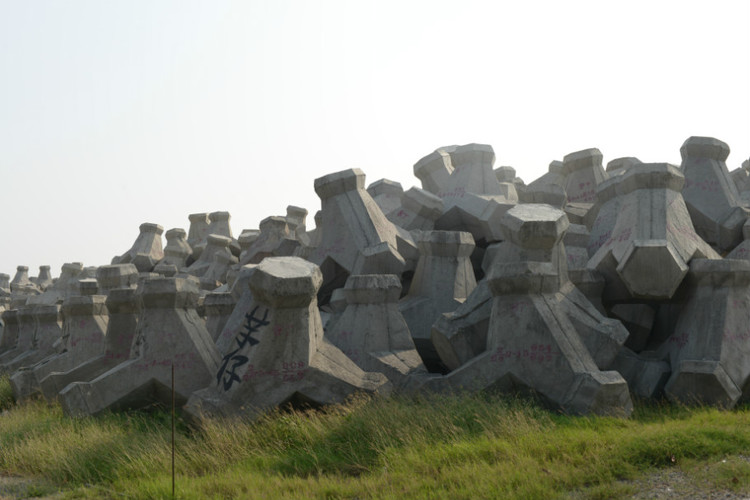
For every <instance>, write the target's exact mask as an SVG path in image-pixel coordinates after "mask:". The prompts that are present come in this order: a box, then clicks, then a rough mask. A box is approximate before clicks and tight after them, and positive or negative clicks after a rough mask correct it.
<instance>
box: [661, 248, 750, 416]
mask: <svg viewBox="0 0 750 500" xmlns="http://www.w3.org/2000/svg"><path fill="white" fill-rule="evenodd" d="M688 289H689V292H688V294H689V296H688V299H687V302H686V304H685V307H684V308H683V309H682V313H681V314H680V317H679V318H678V320H677V325H676V326H675V331H674V333H673V334H672V335H671V336H670V337H669V338H668V339H667V341H666V342H665V343H664V345H663V346H662V348H661V349H660V352H661V353H664V354H665V355H668V356H669V360H670V364H671V366H672V376H671V377H670V378H669V381H668V382H667V385H666V387H665V389H664V391H665V393H666V395H667V397H668V398H669V399H671V400H673V401H680V402H682V403H687V404H691V403H696V402H700V403H704V404H710V405H719V406H723V407H727V408H731V407H732V406H734V405H735V404H736V402H737V401H738V400H739V399H740V397H741V396H743V393H742V391H743V387H745V385H746V384H747V382H748V380H749V379H750V342H748V340H750V334H748V328H747V323H748V317H750V262H747V261H740V260H726V259H725V260H715V261H710V260H694V261H693V262H691V263H690V273H689V275H688ZM747 396H750V394H748V395H747Z"/></svg>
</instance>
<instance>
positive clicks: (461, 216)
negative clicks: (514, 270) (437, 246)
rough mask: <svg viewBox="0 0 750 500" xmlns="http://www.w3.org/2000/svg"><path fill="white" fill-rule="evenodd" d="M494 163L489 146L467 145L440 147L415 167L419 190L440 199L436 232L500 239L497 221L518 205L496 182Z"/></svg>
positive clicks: (511, 193) (512, 194)
mask: <svg viewBox="0 0 750 500" xmlns="http://www.w3.org/2000/svg"><path fill="white" fill-rule="evenodd" d="M494 161H495V153H494V151H493V150H492V146H488V145H485V144H467V145H465V146H447V147H443V148H440V149H438V150H436V151H435V152H433V153H431V154H429V155H427V156H425V157H424V158H422V159H421V160H419V161H418V162H417V163H416V164H415V165H414V175H415V176H416V177H417V178H418V179H419V180H420V181H421V182H422V188H423V189H425V190H427V191H429V192H431V193H433V194H435V195H437V196H438V197H439V198H441V199H442V200H443V203H444V209H443V210H444V212H443V215H442V216H441V217H440V219H438V220H437V221H436V223H435V228H436V229H441V230H449V231H456V230H462V231H468V232H471V233H472V235H473V236H474V239H475V240H477V241H480V240H481V241H488V242H489V241H499V240H501V239H502V236H501V235H500V234H499V233H498V232H497V231H496V229H495V228H496V226H497V222H498V221H499V219H500V218H501V217H502V215H503V214H504V213H505V212H506V211H508V209H510V208H511V207H512V206H514V205H515V204H517V203H518V195H517V193H516V191H515V188H512V189H511V187H510V185H509V184H506V185H501V183H500V182H499V181H498V179H497V176H496V175H495V172H494V171H493V170H492V164H493V163H494Z"/></svg>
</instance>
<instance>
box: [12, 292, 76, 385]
mask: <svg viewBox="0 0 750 500" xmlns="http://www.w3.org/2000/svg"><path fill="white" fill-rule="evenodd" d="M18 323H19V330H18V339H19V341H18V344H17V346H16V356H15V357H13V358H12V359H8V360H7V361H5V356H4V357H3V358H4V361H5V362H4V364H3V365H2V367H0V370H3V371H5V372H6V373H11V374H12V373H13V372H15V371H16V370H18V369H19V368H21V367H24V366H32V365H34V364H36V363H38V362H39V361H41V360H43V359H44V358H46V357H47V356H50V355H51V354H55V353H57V352H60V350H61V346H60V340H61V338H62V313H61V311H60V306H59V305H45V304H37V305H25V306H22V307H21V308H19V310H18ZM12 352H13V351H11V353H12ZM8 354H10V353H8ZM8 354H6V355H8Z"/></svg>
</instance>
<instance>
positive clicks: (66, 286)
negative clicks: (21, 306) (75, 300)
mask: <svg viewBox="0 0 750 500" xmlns="http://www.w3.org/2000/svg"><path fill="white" fill-rule="evenodd" d="M85 277H87V276H86V274H85V273H84V268H83V264H82V263H80V262H66V263H65V264H63V265H62V268H61V270H60V277H59V278H57V281H56V282H55V283H54V284H53V285H52V286H49V287H47V290H45V291H44V293H42V294H41V295H36V296H34V297H29V300H28V302H27V303H28V304H48V305H51V304H62V302H63V301H64V300H65V299H67V298H68V297H72V296H74V295H80V294H79V285H78V281H79V280H81V279H83V278H85Z"/></svg>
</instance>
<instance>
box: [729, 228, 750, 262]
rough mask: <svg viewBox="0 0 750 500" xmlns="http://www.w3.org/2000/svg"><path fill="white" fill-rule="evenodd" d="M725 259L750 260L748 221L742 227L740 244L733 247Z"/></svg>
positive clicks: (749, 229)
mask: <svg viewBox="0 0 750 500" xmlns="http://www.w3.org/2000/svg"><path fill="white" fill-rule="evenodd" d="M725 258H727V259H736V260H750V219H749V220H746V221H745V223H744V224H743V225H742V242H741V243H740V244H739V245H737V246H736V247H734V249H733V250H732V251H731V252H729V253H728V254H727V255H726V257H725Z"/></svg>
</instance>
